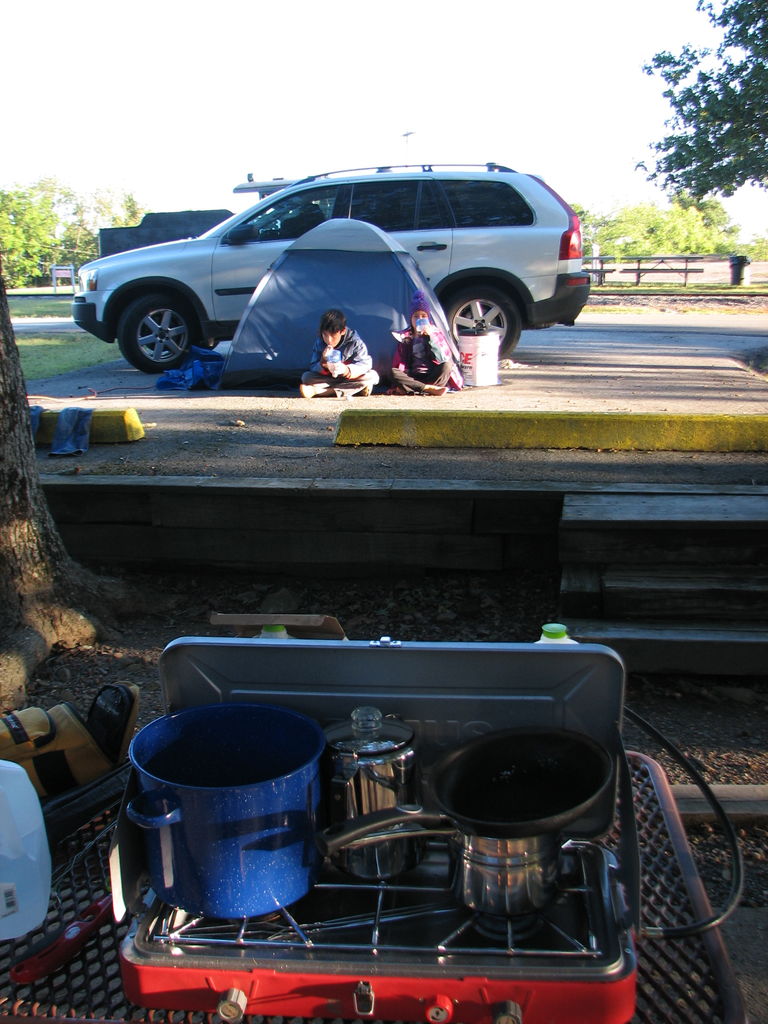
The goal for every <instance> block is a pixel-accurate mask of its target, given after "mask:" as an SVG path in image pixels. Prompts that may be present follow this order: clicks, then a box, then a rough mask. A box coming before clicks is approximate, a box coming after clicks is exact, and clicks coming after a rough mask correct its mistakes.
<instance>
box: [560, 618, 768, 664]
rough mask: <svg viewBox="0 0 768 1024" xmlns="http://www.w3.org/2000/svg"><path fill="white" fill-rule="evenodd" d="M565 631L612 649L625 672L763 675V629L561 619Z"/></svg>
mask: <svg viewBox="0 0 768 1024" xmlns="http://www.w3.org/2000/svg"><path fill="white" fill-rule="evenodd" d="M566 625H567V626H568V629H569V632H570V634H571V636H572V637H573V638H574V639H576V640H580V641H582V642H589V643H599V644H605V646H607V647H610V648H612V649H613V650H615V651H616V652H617V653H618V654H619V655H620V656H621V658H622V660H623V661H624V664H625V665H626V667H627V671H628V672H648V673H652V674H655V673H658V674H662V675H663V674H665V673H681V674H686V675H702V676H707V675H718V676H719V675H729V676H752V675H765V674H766V671H768V633H767V632H766V630H764V629H761V628H754V629H749V628H747V629H744V628H740V627H737V626H730V627H725V626H723V624H722V623H719V624H718V625H715V624H714V623H711V622H687V623H684V624H678V623H674V624H673V623H668V622H665V623H659V622H655V621H644V622H641V621H635V622H626V621H624V622H619V621H616V620H608V619H578V618H570V619H568V620H567V622H566Z"/></svg>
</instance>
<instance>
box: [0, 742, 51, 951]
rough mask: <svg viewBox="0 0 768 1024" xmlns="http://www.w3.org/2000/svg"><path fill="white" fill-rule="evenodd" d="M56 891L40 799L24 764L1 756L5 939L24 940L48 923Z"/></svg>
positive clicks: (0, 912) (1, 919)
mask: <svg viewBox="0 0 768 1024" xmlns="http://www.w3.org/2000/svg"><path fill="white" fill-rule="evenodd" d="M50 894H51V854H50V851H49V849H48V838H47V836H46V832H45V822H44V820H43V812H42V809H41V807H40V799H39V797H38V795H37V793H36V792H35V787H34V786H33V785H32V783H31V782H30V779H29V776H28V775H27V773H26V771H25V770H24V769H23V768H22V767H21V765H19V764H16V763H15V762H13V761H0V939H3V940H5V939H18V938H20V937H21V936H22V935H26V934H27V932H31V931H32V929H33V928H37V926H38V925H39V924H42V922H43V921H44V920H45V917H46V914H47V913H48V900H49V898H50Z"/></svg>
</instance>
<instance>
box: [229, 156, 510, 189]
mask: <svg viewBox="0 0 768 1024" xmlns="http://www.w3.org/2000/svg"><path fill="white" fill-rule="evenodd" d="M438 168H440V169H442V170H447V169H452V170H472V171H479V170H483V171H488V172H489V173H505V172H506V173H509V174H514V173H515V172H514V171H513V170H512V168H511V167H505V166H504V165H503V164H497V163H493V162H491V163H487V164H384V165H381V166H379V167H350V168H345V169H344V170H341V171H323V172H322V173H321V174H308V175H307V176H306V177H305V178H296V179H294V180H293V181H288V180H287V179H284V178H274V179H273V180H272V181H254V180H253V175H252V174H249V175H248V181H247V182H244V183H243V184H242V185H237V186H235V188H234V190H233V191H235V192H259V193H261V195H262V196H268V195H269V194H270V193H271V192H277V191H278V189H282V188H287V187H288V186H289V185H304V184H306V183H307V182H310V181H319V180H320V179H321V178H333V177H337V176H339V175H345V174H372V173H373V174H391V173H393V172H395V171H412V170H419V171H422V172H424V173H429V172H430V171H434V170H436V169H438Z"/></svg>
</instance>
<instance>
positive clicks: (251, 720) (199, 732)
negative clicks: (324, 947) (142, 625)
mask: <svg viewBox="0 0 768 1024" xmlns="http://www.w3.org/2000/svg"><path fill="white" fill-rule="evenodd" d="M324 747H325V736H324V734H323V731H322V729H321V728H320V726H319V725H318V723H317V722H315V721H313V720H312V719H311V718H307V717H306V716H304V715H302V714H299V713H298V712H296V711H291V710H289V709H287V708H280V707H274V706H272V705H268V704H211V705H205V706H202V707H195V708H189V709H187V710H185V711H178V712H176V713H174V714H171V715H165V716H163V717H161V718H157V719H155V720H154V721H153V722H150V723H149V725H146V726H145V727H144V728H143V729H141V730H140V732H138V733H137V734H136V736H134V738H133V740H132V741H131V745H130V748H129V757H130V760H131V763H132V764H133V766H134V768H135V769H136V776H137V780H138V787H139V790H140V792H139V793H138V794H137V795H136V796H135V797H134V798H133V799H132V800H131V801H130V803H129V804H128V806H127V808H126V813H127V815H128V817H129V819H130V820H131V821H132V822H133V823H134V824H136V825H138V826H140V827H141V828H142V829H144V830H145V839H146V843H145V846H146V852H147V861H148V866H149V875H150V881H151V883H152V888H153V889H154V890H155V893H156V894H157V895H158V896H159V897H160V898H161V899H163V900H165V902H166V903H170V904H171V905H173V906H178V907H181V908H182V909H184V910H186V911H189V912H190V913H196V914H205V915H208V916H211V917H224V918H230V917H246V916H247V917H252V916H256V915H259V914H265V913H268V912H270V911H274V910H276V909H278V908H279V907H283V906H287V905H288V904H290V903H293V902H294V901H295V900H297V899H299V898H300V897H301V896H304V895H305V894H306V893H307V892H308V891H309V890H310V888H311V887H312V885H313V884H314V882H315V880H316V876H317V871H318V869H319V867H320V863H321V861H320V857H319V855H318V850H317V846H316V844H315V842H314V836H315V833H316V831H317V828H318V825H319V821H318V808H319V803H320V795H321V785H320V757H321V755H322V752H323V749H324Z"/></svg>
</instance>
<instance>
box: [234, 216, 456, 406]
mask: <svg viewBox="0 0 768 1024" xmlns="http://www.w3.org/2000/svg"><path fill="white" fill-rule="evenodd" d="M419 290H420V291H423V292H424V293H425V294H426V295H427V297H428V298H429V299H430V301H431V303H432V310H431V312H432V315H433V318H434V321H435V323H436V324H437V325H438V326H439V327H440V328H441V329H442V331H443V333H444V334H445V337H446V338H448V339H449V344H450V345H451V347H452V349H453V351H454V358H455V359H456V362H457V364H458V362H459V356H458V352H457V351H456V347H455V344H454V342H453V339H452V338H451V334H450V330H449V328H448V325H447V323H446V322H445V317H444V315H443V311H442V309H441V307H440V304H439V302H438V300H437V298H436V296H435V295H434V293H433V291H432V289H431V288H430V286H429V284H428V282H427V280H426V278H425V277H424V275H423V274H422V273H421V271H420V269H419V266H418V264H417V263H416V261H415V260H414V258H413V257H412V256H411V255H410V253H408V252H406V250H405V249H404V248H403V247H402V246H401V245H400V244H399V243H398V242H396V241H395V240H394V239H393V238H391V237H390V236H389V235H387V234H385V233H384V232H383V231H382V230H381V229H380V228H377V227H375V226H374V225H373V224H367V223H365V222H363V221H359V220H341V219H337V220H328V221H325V222H324V223H323V224H320V225H318V226H317V227H315V228H312V229H311V230H310V231H307V232H306V234H304V235H302V236H301V237H300V238H297V239H296V241H295V242H293V244H292V245H290V246H289V247H288V248H287V249H286V250H285V251H284V252H283V253H282V254H281V255H280V256H279V257H278V259H276V260H275V262H274V263H273V264H272V266H271V267H270V268H269V270H268V271H267V272H266V274H265V275H264V276H263V277H262V279H261V281H260V282H259V284H258V286H257V287H256V290H255V291H254V293H253V296H252V297H251V300H250V302H249V304H248V306H247V308H246V310H245V312H244V313H243V316H242V319H241V320H240V323H239V324H238V327H237V330H236V332H235V336H234V339H233V341H232V345H231V348H230V350H229V353H228V354H227V356H226V358H225V361H224V367H223V370H222V374H221V378H220V381H219V387H220V388H246V387H264V388H267V387H275V386H281V385H282V386H289V385H290V386H298V383H299V379H300V377H301V374H302V373H303V372H304V370H306V369H307V368H308V366H309V357H310V354H311V351H312V343H313V341H314V339H315V336H316V335H317V327H318V324H319V322H320V316H321V315H322V313H323V312H324V311H325V310H326V309H330V308H337V309H341V310H343V311H344V313H345V314H346V317H347V322H348V323H349V325H350V327H354V328H355V330H356V331H357V332H358V334H359V335H360V337H361V338H362V339H363V340H364V341H365V343H366V345H367V346H368V351H369V352H370V354H371V357H372V359H373V365H374V369H376V370H377V371H378V373H379V375H380V377H381V378H382V381H383V382H386V381H387V379H388V374H389V368H390V366H391V363H392V355H393V353H394V350H395V344H396V343H395V338H394V337H393V335H392V332H393V331H402V330H405V328H406V327H407V326H408V310H409V308H410V303H411V298H412V297H413V293H414V292H415V291H419Z"/></svg>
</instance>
